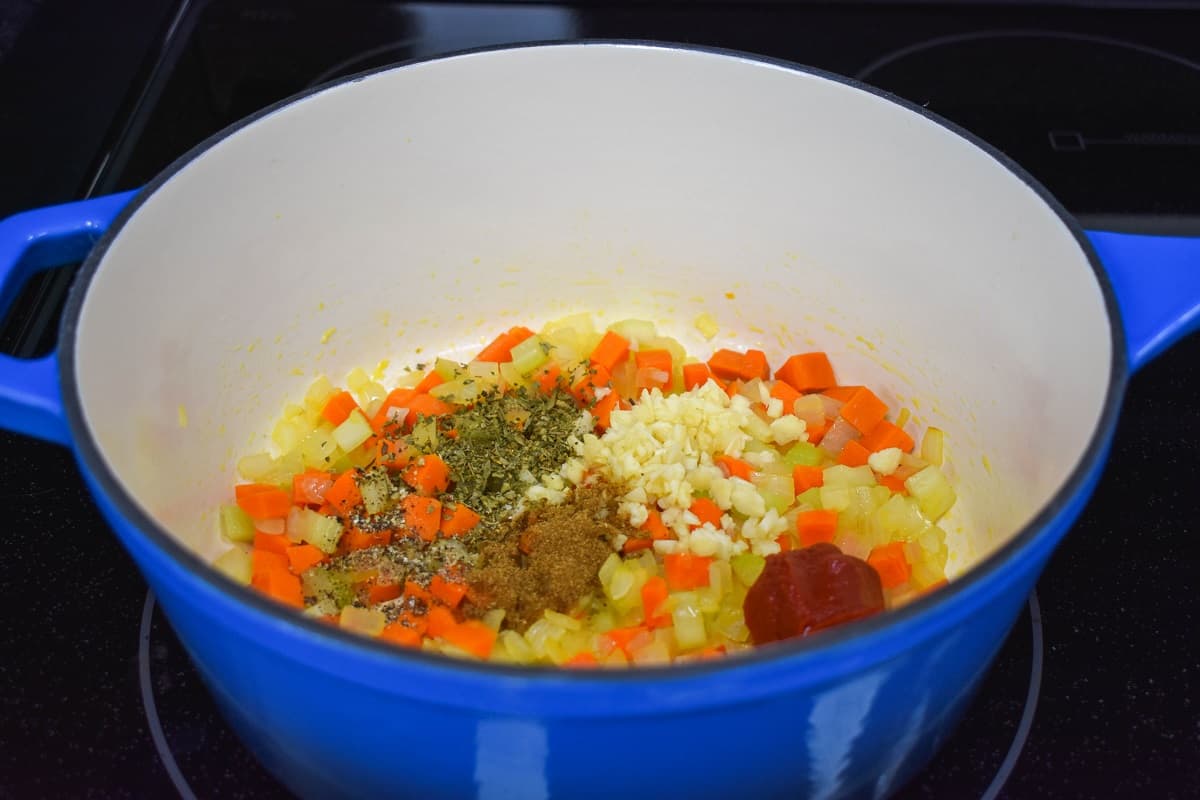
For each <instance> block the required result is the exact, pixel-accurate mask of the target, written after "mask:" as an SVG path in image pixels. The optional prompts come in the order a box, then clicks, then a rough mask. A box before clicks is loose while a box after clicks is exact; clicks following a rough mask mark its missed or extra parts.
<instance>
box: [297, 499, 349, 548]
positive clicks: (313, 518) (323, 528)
mask: <svg viewBox="0 0 1200 800" xmlns="http://www.w3.org/2000/svg"><path fill="white" fill-rule="evenodd" d="M341 537H342V523H340V522H338V521H337V520H336V519H334V518H333V517H327V516H325V515H324V514H320V513H318V512H316V511H313V510H312V509H311V508H295V509H292V511H290V512H289V513H288V538H289V539H293V540H296V541H301V542H308V543H309V544H311V545H313V546H314V547H316V548H317V549H318V550H320V551H321V552H322V553H332V552H333V551H334V550H337V546H338V540H339V539H341Z"/></svg>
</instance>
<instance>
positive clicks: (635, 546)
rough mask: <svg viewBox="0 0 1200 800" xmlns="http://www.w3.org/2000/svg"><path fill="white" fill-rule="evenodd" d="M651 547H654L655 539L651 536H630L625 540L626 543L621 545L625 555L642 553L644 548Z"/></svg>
mask: <svg viewBox="0 0 1200 800" xmlns="http://www.w3.org/2000/svg"><path fill="white" fill-rule="evenodd" d="M651 547H654V540H653V539H651V538H650V537H649V536H630V537H629V538H628V539H626V540H625V544H623V545H621V553H623V554H624V555H629V554H630V553H640V552H641V551H643V550H649V549H650V548H651Z"/></svg>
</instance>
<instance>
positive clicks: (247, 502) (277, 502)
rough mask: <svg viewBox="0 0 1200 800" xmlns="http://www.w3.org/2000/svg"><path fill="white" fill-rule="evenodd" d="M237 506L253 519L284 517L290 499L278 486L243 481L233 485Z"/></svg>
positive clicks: (289, 506)
mask: <svg viewBox="0 0 1200 800" xmlns="http://www.w3.org/2000/svg"><path fill="white" fill-rule="evenodd" d="M234 497H235V499H236V501H237V504H238V507H239V508H241V509H242V511H245V512H246V513H247V514H249V515H250V516H251V517H253V518H254V519H276V518H279V517H286V516H287V515H288V511H289V510H291V507H292V499H291V498H290V497H288V494H287V492H285V491H284V490H283V489H280V488H279V487H278V486H272V485H270V484H267V483H243V484H240V485H238V486H235V487H234Z"/></svg>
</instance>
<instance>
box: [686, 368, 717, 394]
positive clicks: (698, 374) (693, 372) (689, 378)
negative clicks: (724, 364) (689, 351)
mask: <svg viewBox="0 0 1200 800" xmlns="http://www.w3.org/2000/svg"><path fill="white" fill-rule="evenodd" d="M710 377H712V373H711V372H710V371H709V369H708V364H684V365H683V390H684V391H685V392H690V391H691V390H692V389H695V388H696V387H697V386H703V385H704V384H706V383H708V379H709V378H710Z"/></svg>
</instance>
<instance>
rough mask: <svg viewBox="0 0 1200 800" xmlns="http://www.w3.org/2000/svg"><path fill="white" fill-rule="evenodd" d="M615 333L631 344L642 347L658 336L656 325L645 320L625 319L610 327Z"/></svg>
mask: <svg viewBox="0 0 1200 800" xmlns="http://www.w3.org/2000/svg"><path fill="white" fill-rule="evenodd" d="M608 329H609V330H610V331H612V332H613V333H619V334H621V335H622V336H624V337H625V338H626V339H628V340H629V341H631V342H634V343H636V344H638V345H641V343H642V342H645V341H649V340H650V339H653V338H655V337H656V336H658V331H657V330H656V329H655V327H654V323H653V322H650V321H649V320H644V319H623V320H621V321H620V322H614V323H613V324H612V325H609V326H608ZM643 346H644V345H643Z"/></svg>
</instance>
